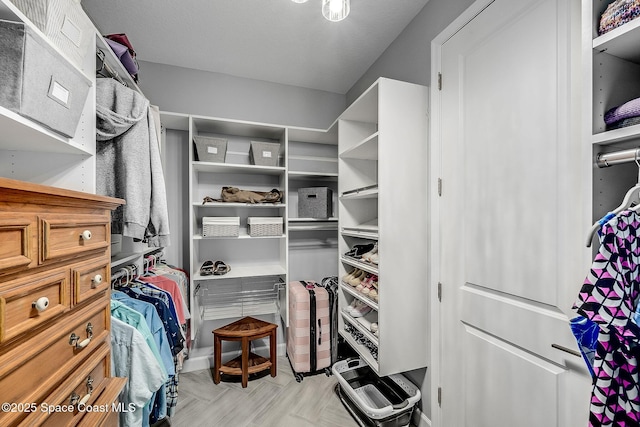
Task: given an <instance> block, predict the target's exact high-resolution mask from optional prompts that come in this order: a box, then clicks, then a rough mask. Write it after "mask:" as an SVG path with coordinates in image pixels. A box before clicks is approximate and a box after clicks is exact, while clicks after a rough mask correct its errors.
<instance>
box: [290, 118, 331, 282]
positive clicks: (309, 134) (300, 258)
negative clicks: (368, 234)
mask: <svg viewBox="0 0 640 427" xmlns="http://www.w3.org/2000/svg"><path fill="white" fill-rule="evenodd" d="M287 139H288V169H287V181H288V205H289V208H288V214H289V215H288V216H289V221H288V222H289V227H288V229H289V248H288V249H289V281H295V280H315V281H318V282H320V281H321V280H322V279H323V278H325V277H328V276H335V275H336V274H337V271H336V265H335V257H336V254H337V248H338V218H337V210H338V208H337V191H338V128H337V123H335V122H334V123H333V125H331V127H330V128H329V129H328V130H326V131H319V130H317V129H306V128H289V129H288V133H287ZM306 187H328V188H329V189H330V190H331V191H332V206H333V214H332V215H331V216H330V217H328V218H309V217H300V216H299V211H298V206H299V200H298V189H300V188H306Z"/></svg>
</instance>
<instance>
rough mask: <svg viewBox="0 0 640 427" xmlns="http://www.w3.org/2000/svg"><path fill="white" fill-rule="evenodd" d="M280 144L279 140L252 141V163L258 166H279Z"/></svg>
mask: <svg viewBox="0 0 640 427" xmlns="http://www.w3.org/2000/svg"><path fill="white" fill-rule="evenodd" d="M279 155H280V144H278V143H277V142H262V141H251V148H250V149H249V158H250V160H251V164H254V165H258V166H278V156H279Z"/></svg>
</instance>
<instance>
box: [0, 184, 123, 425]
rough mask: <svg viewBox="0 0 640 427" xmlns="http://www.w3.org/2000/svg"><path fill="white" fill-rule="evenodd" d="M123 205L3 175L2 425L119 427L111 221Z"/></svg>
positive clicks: (0, 292) (0, 206)
mask: <svg viewBox="0 0 640 427" xmlns="http://www.w3.org/2000/svg"><path fill="white" fill-rule="evenodd" d="M123 203H124V200H120V199H113V198H110V197H103V196H97V195H93V194H86V193H80V192H76V191H69V190H62V189H58V188H53V187H47V186H43V185H36V184H30V183H25V182H21V181H14V180H9V179H4V178H0V403H1V404H2V405H3V406H2V410H1V411H0V425H1V426H13V425H18V424H20V423H24V425H30V426H32V425H33V426H35V425H41V424H44V425H52V426H66V425H79V424H80V423H82V424H81V425H85V424H86V425H89V424H87V423H89V422H90V423H91V424H90V425H104V426H117V424H118V412H117V409H118V408H117V405H118V394H119V393H120V390H121V389H122V387H123V386H124V384H125V382H126V379H122V378H111V353H110V337H109V330H110V320H111V312H110V307H109V299H110V237H111V233H110V222H111V220H110V218H111V217H110V214H111V210H113V209H115V208H117V207H118V206H119V205H120V204H123ZM112 404H114V405H113V406H112ZM85 417H86V418H85ZM85 421H86V422H85ZM21 425H22V424H21Z"/></svg>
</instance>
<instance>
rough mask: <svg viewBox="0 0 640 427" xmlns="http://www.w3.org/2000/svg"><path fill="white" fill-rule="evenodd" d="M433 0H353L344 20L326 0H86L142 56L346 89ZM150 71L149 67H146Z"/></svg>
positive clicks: (98, 20) (101, 22)
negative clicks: (332, 18) (325, 9)
mask: <svg viewBox="0 0 640 427" xmlns="http://www.w3.org/2000/svg"><path fill="white" fill-rule="evenodd" d="M427 2H428V0H352V1H351V13H350V15H349V16H348V17H347V19H345V20H343V21H341V22H329V21H327V20H326V19H324V17H323V16H322V13H321V10H320V9H321V0H309V1H308V2H307V3H302V4H298V3H294V2H293V1H291V0H180V1H178V0H108V1H105V0H83V1H82V6H83V7H84V9H85V10H86V12H87V14H88V15H89V16H91V18H92V19H93V21H94V23H95V24H96V26H97V27H98V29H99V30H100V31H101V32H102V33H103V34H111V33H126V34H127V36H128V37H129V40H130V41H131V43H132V44H133V47H134V48H135V50H136V52H137V55H138V59H139V60H142V61H148V62H156V63H161V64H169V65H176V66H181V67H186V68H194V69H198V70H205V71H213V72H219V73H224V74H231V75H234V76H239V77H246V78H251V79H257V80H265V81H269V82H275V83H283V84H288V85H293V86H301V87H307V88H313V89H320V90H325V91H329V92H335V93H340V94H344V93H346V92H347V91H348V90H349V89H350V88H351V87H352V86H353V85H354V84H355V83H356V81H357V80H358V79H359V78H360V77H361V76H362V75H363V74H364V72H365V71H367V69H368V68H369V67H370V66H371V65H372V64H373V63H374V62H375V60H376V59H377V58H378V57H379V56H380V55H381V54H382V53H383V52H384V50H385V49H386V48H387V47H388V46H389V45H390V44H391V42H393V40H394V39H395V38H396V37H397V36H398V35H399V34H400V33H401V32H402V30H403V29H404V28H405V27H406V26H407V24H409V22H411V20H412V19H413V18H414V16H415V15H416V14H417V13H418V12H419V11H420V10H421V9H422V8H423V7H424V5H425V4H426V3H427ZM140 78H141V79H144V70H141V76H140Z"/></svg>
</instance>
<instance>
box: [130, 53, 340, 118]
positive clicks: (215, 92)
mask: <svg viewBox="0 0 640 427" xmlns="http://www.w3.org/2000/svg"><path fill="white" fill-rule="evenodd" d="M139 86H140V89H142V91H143V92H144V94H145V96H146V97H147V98H149V100H150V101H151V103H152V104H154V105H158V106H159V107H160V110H162V111H169V112H174V113H184V114H194V115H200V116H209V117H220V118H225V119H237V120H246V121H254V122H261V123H269V124H275V125H283V126H285V125H287V126H301V127H310V128H318V129H327V128H328V127H329V126H330V125H331V124H332V123H333V122H334V121H335V119H336V118H337V117H338V116H339V115H340V114H341V113H342V112H343V111H344V109H345V95H341V94H337V93H331V92H325V91H321V90H315V89H307V88H301V87H295V86H288V85H282V84H277V83H269V82H265V81H259V80H252V79H246V78H241V77H234V76H230V75H227V74H221V73H211V72H207V71H200V70H193V69H188V68H181V67H175V66H171V65H164V64H156V63H153V62H145V61H140V83H139Z"/></svg>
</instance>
